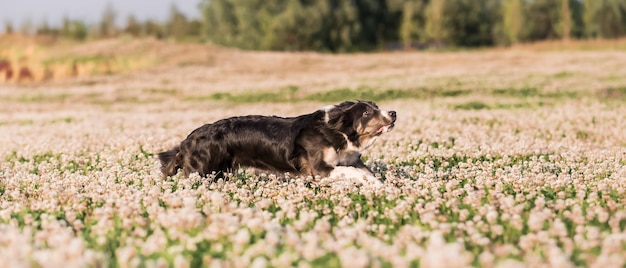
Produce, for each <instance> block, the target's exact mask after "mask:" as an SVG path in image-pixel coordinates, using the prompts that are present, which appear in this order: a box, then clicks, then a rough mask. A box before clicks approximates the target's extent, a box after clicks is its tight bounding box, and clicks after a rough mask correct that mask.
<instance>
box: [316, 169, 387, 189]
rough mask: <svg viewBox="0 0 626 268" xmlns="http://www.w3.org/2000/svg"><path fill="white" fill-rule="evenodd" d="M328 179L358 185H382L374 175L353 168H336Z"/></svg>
mask: <svg viewBox="0 0 626 268" xmlns="http://www.w3.org/2000/svg"><path fill="white" fill-rule="evenodd" d="M328 178H331V179H339V178H343V179H348V180H351V181H353V182H354V183H356V184H358V185H370V184H373V185H377V186H378V185H382V182H381V181H380V180H379V179H378V178H376V176H374V174H372V173H370V172H367V171H365V170H363V169H358V168H355V167H344V166H338V167H335V168H334V169H333V171H332V172H331V173H330V175H329V176H328Z"/></svg>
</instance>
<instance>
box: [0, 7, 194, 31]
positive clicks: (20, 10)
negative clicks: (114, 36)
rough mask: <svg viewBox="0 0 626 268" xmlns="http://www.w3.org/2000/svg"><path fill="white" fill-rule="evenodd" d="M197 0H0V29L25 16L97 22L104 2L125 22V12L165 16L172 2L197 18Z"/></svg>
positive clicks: (16, 23) (147, 16) (40, 19)
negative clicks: (6, 23)
mask: <svg viewBox="0 0 626 268" xmlns="http://www.w3.org/2000/svg"><path fill="white" fill-rule="evenodd" d="M199 2H200V0H0V32H2V31H3V30H4V23H5V22H6V21H11V22H12V23H13V25H14V27H15V28H18V27H19V25H21V24H22V22H24V21H25V20H27V19H30V20H31V21H32V23H33V24H34V25H39V24H41V23H42V22H43V21H44V20H47V21H48V23H49V24H50V25H53V26H59V25H61V22H62V21H63V17H64V16H66V17H68V18H70V19H79V20H83V21H85V22H87V23H95V22H98V21H100V19H101V18H102V13H103V11H104V9H105V8H106V6H107V4H111V5H112V6H113V9H114V10H115V11H116V13H117V18H116V21H117V23H118V24H124V23H125V22H126V19H127V18H128V15H130V14H134V15H135V17H137V19H139V20H140V21H143V20H146V19H155V20H159V21H164V20H166V19H167V17H168V14H169V10H170V7H171V5H172V4H176V6H177V7H178V9H179V10H180V11H181V12H183V13H184V14H185V15H186V16H187V17H188V18H189V17H193V18H199V17H200V11H199V9H198V3H199Z"/></svg>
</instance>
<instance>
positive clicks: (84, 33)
mask: <svg viewBox="0 0 626 268" xmlns="http://www.w3.org/2000/svg"><path fill="white" fill-rule="evenodd" d="M116 21H118V14H117V12H116V11H115V9H114V8H113V6H111V5H108V6H107V7H106V8H105V10H104V12H103V13H102V17H101V18H100V21H99V22H98V23H94V24H87V23H85V22H84V21H82V20H76V19H71V18H67V17H66V18H64V19H63V21H62V23H61V25H60V26H58V27H53V26H50V25H49V23H48V22H47V21H45V20H44V21H43V22H41V23H40V24H38V25H35V24H34V23H33V22H32V21H30V20H27V21H24V22H23V23H22V24H21V25H20V26H19V27H15V26H14V25H13V24H12V23H11V22H8V21H7V22H5V29H4V32H5V33H8V34H11V33H21V34H24V35H45V36H53V37H63V38H69V39H75V40H79V41H84V40H87V39H100V38H111V37H118V36H122V35H127V36H133V37H146V36H152V37H156V38H158V39H175V40H193V41H198V40H200V37H201V36H203V35H202V32H201V29H202V25H201V23H202V22H201V20H200V19H190V18H187V17H186V16H185V15H184V14H183V13H182V12H181V11H180V10H179V9H178V7H177V6H176V5H172V6H171V7H170V11H169V16H168V18H167V19H166V20H165V21H156V20H152V19H148V20H145V21H139V20H138V19H137V18H136V17H135V16H134V15H129V16H128V17H127V18H126V20H125V21H124V23H123V24H122V25H121V26H120V25H119V24H118V23H116Z"/></svg>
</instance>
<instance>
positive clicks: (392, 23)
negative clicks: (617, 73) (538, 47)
mask: <svg viewBox="0 0 626 268" xmlns="http://www.w3.org/2000/svg"><path fill="white" fill-rule="evenodd" d="M201 8H202V12H203V19H204V21H203V25H204V26H205V27H204V29H205V32H204V33H205V34H206V35H207V37H208V38H209V39H210V40H212V41H213V42H215V43H218V44H222V45H226V46H235V47H240V48H245V49H260V50H268V49H269V50H318V51H332V52H345V51H363V50H376V49H389V48H411V47H417V48H420V47H442V46H449V47H481V46H501V45H511V44H516V43H520V42H533V41H539V40H554V39H565V40H567V39H572V38H575V39H584V38H618V37H623V36H624V35H626V1H624V0H480V1H476V0H355V1H348V0H282V1H281V0H204V1H202V4H201Z"/></svg>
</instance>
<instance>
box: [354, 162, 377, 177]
mask: <svg viewBox="0 0 626 268" xmlns="http://www.w3.org/2000/svg"><path fill="white" fill-rule="evenodd" d="M349 166H351V167H355V168H358V169H360V170H363V171H364V172H367V173H368V174H370V175H371V176H374V172H373V171H372V170H371V169H370V168H369V167H367V166H366V165H365V163H363V160H361V158H359V159H358V160H357V161H356V162H354V163H352V165H349Z"/></svg>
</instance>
